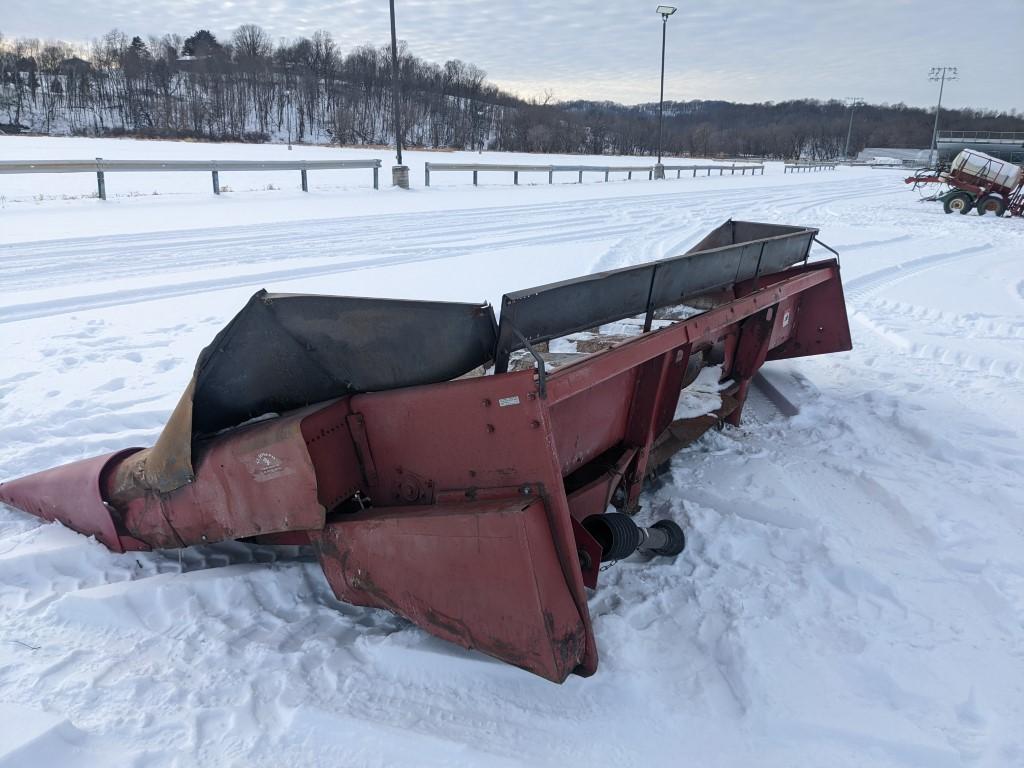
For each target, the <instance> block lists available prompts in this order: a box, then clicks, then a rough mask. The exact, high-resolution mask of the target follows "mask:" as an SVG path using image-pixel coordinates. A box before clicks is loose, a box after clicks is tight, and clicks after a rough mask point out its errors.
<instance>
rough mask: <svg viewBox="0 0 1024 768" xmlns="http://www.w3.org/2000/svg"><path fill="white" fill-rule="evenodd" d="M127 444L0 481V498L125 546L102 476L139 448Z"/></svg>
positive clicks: (113, 544)
mask: <svg viewBox="0 0 1024 768" xmlns="http://www.w3.org/2000/svg"><path fill="white" fill-rule="evenodd" d="M140 450H141V449H140V448H128V449H126V450H123V451H117V452H115V453H108V454H105V455H103V456H94V457H92V458H90V459H83V460H82V461H76V462H73V463H71V464H65V465H64V466H62V467H54V468H53V469H47V470H44V471H42V472H37V473H35V474H34V475H27V476H25V477H20V478H18V479H17V480H9V481H7V482H5V483H0V501H2V502H3V503H4V504H10V505H11V506H12V507H17V508H18V509H21V510H24V511H25V512H29V513H31V514H33V515H36V516H38V517H41V518H43V519H44V520H51V521H52V520H59V521H60V522H62V523H63V524H64V525H66V526H68V527H69V528H72V529H74V530H76V531H78V532H79V533H84V534H85V535H86V536H95V537H96V539H97V541H99V542H101V543H102V544H104V545H105V546H106V547H107V548H108V549H112V550H113V551H114V552H124V551H125V549H126V548H128V549H138V547H132V546H130V545H129V546H128V547H125V546H124V543H123V542H122V541H121V538H120V536H119V535H118V531H117V526H116V525H115V523H114V519H113V518H112V517H111V515H110V511H109V510H108V508H107V505H106V503H105V502H104V500H103V495H102V480H103V477H104V475H105V474H106V472H107V471H108V469H109V468H110V467H114V466H116V465H117V463H118V462H119V461H121V460H122V459H124V458H126V457H127V456H130V455H132V454H133V453H137V452H138V451H140Z"/></svg>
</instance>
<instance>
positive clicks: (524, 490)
mask: <svg viewBox="0 0 1024 768" xmlns="http://www.w3.org/2000/svg"><path fill="white" fill-rule="evenodd" d="M519 493H521V494H522V495H523V496H529V495H530V494H531V493H533V489H532V488H531V487H530V486H528V485H524V486H523V487H522V488H520V489H519Z"/></svg>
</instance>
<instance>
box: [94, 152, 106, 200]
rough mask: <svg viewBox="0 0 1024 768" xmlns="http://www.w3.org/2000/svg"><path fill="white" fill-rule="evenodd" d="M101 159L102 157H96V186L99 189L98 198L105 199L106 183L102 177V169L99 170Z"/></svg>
mask: <svg viewBox="0 0 1024 768" xmlns="http://www.w3.org/2000/svg"><path fill="white" fill-rule="evenodd" d="M102 160H103V158H102V157H97V158H96V188H97V189H98V190H99V196H100V200H106V199H107V183H106V181H105V180H104V178H103V171H101V170H100V168H102V167H103V166H101V165H100V162H101V161H102Z"/></svg>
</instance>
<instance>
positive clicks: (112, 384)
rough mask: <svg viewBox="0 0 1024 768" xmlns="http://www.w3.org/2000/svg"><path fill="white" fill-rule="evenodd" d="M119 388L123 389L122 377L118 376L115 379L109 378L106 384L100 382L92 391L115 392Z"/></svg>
mask: <svg viewBox="0 0 1024 768" xmlns="http://www.w3.org/2000/svg"><path fill="white" fill-rule="evenodd" d="M119 389H124V379H123V378H120V377H119V378H116V379H111V380H110V381H108V382H107V383H106V384H101V385H100V386H98V387H96V389H94V390H93V391H94V392H116V391H117V390H119Z"/></svg>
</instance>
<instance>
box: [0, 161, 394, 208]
mask: <svg viewBox="0 0 1024 768" xmlns="http://www.w3.org/2000/svg"><path fill="white" fill-rule="evenodd" d="M380 167H381V161H380V160H378V159H376V158H375V159H372V160H104V159H103V158H102V157H97V158H96V159H95V160H0V174H4V173H95V174H96V187H97V190H98V192H99V196H100V199H101V200H106V199H107V185H106V177H105V174H107V173H122V172H127V173H142V172H146V171H149V172H160V173H163V172H176V171H203V172H206V173H210V174H212V180H213V194H215V195H219V194H220V172H221V171H231V172H234V171H300V172H301V174H302V191H303V192H308V191H309V179H308V177H307V175H306V174H307V171H328V170H355V169H372V170H373V188H374V189H379V188H380V186H379V185H380V173H379V172H380Z"/></svg>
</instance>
